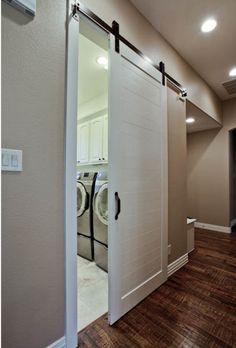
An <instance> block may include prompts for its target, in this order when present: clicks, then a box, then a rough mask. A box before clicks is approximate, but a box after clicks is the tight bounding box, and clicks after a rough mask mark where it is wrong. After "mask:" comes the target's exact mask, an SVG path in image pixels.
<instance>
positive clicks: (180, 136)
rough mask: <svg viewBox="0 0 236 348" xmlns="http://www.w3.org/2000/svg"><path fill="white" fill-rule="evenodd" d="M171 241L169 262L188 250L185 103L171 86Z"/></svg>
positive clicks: (169, 200)
mask: <svg viewBox="0 0 236 348" xmlns="http://www.w3.org/2000/svg"><path fill="white" fill-rule="evenodd" d="M167 115H168V176H169V178H168V185H169V186H168V232H169V233H168V244H171V254H170V255H169V263H171V262H173V261H175V260H176V259H178V258H179V257H180V256H182V255H184V254H186V252H187V225H186V218H187V206H186V198H187V181H186V180H187V178H186V166H187V163H186V161H187V150H186V122H185V115H186V105H185V102H182V101H181V100H179V99H178V94H176V92H175V91H173V90H172V89H170V88H168V94H167Z"/></svg>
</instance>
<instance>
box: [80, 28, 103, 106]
mask: <svg viewBox="0 0 236 348" xmlns="http://www.w3.org/2000/svg"><path fill="white" fill-rule="evenodd" d="M99 56H104V57H108V52H107V50H104V49H103V48H102V47H100V46H98V45H97V44H96V43H94V42H93V41H91V40H89V39H88V38H87V37H85V36H83V35H82V34H80V35H79V89H78V90H79V96H78V103H79V105H81V104H83V103H86V102H88V101H90V100H91V99H94V98H95V97H97V96H99V95H101V94H103V93H105V92H107V89H108V72H107V70H105V69H104V67H103V66H101V65H99V64H98V63H97V61H96V59H97V58H98V57H99Z"/></svg>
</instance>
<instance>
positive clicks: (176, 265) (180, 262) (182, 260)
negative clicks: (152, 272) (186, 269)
mask: <svg viewBox="0 0 236 348" xmlns="http://www.w3.org/2000/svg"><path fill="white" fill-rule="evenodd" d="M186 263H188V253H187V254H184V255H183V256H181V257H179V258H178V259H177V260H175V261H174V262H172V263H171V264H169V265H168V267H167V277H170V276H171V275H172V274H173V273H175V272H176V271H178V269H180V268H181V267H183V266H184V265H186Z"/></svg>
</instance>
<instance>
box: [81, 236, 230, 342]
mask: <svg viewBox="0 0 236 348" xmlns="http://www.w3.org/2000/svg"><path fill="white" fill-rule="evenodd" d="M235 250H236V233H233V234H231V235H229V234H226V233H218V232H208V231H206V230H201V229H196V249H195V251H193V252H192V254H191V255H190V257H189V263H188V264H187V265H186V266H185V267H183V268H182V269H180V270H179V271H178V272H176V273H175V274H174V275H173V276H171V277H170V278H169V280H168V281H167V282H166V283H165V284H164V285H162V286H161V287H160V288H159V289H158V290H157V291H155V292H154V293H152V294H151V295H150V296H149V297H148V298H147V299H145V300H144V301H143V302H141V303H140V304H139V305H138V306H137V307H136V308H135V309H133V310H131V311H130V312H129V313H128V314H127V315H126V316H124V317H123V318H122V319H121V320H119V321H118V322H117V323H116V324H115V325H114V327H109V326H108V325H107V321H106V316H103V317H101V318H100V319H98V320H96V321H95V322H94V323H92V324H90V326H88V327H87V328H85V329H84V330H83V331H81V332H80V334H79V335H78V343H79V347H91V348H95V347H96V348H101V347H119V348H126V347H127V348H132V347H140V348H141V347H142V348H143V347H145V348H153V347H158V348H162V347H194V348H195V347H202V348H206V347H207V348H209V347H219V348H223V347H235V346H236V337H235V332H236V272H235V269H236V252H235Z"/></svg>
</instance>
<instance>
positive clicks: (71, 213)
mask: <svg viewBox="0 0 236 348" xmlns="http://www.w3.org/2000/svg"><path fill="white" fill-rule="evenodd" d="M72 4H74V1H73V0H68V2H67V5H68V15H67V47H66V50H67V51H66V54H67V59H66V64H67V65H66V95H65V98H66V110H65V112H66V115H65V135H64V137H65V203H64V204H65V208H64V211H65V341H66V342H65V343H66V344H65V347H66V348H75V347H77V206H76V205H77V201H76V190H77V187H76V179H77V177H76V145H77V97H78V95H77V90H78V88H77V84H78V55H79V52H78V41H79V40H78V38H79V23H78V22H77V21H76V20H75V19H74V18H73V17H72V11H71V5H72Z"/></svg>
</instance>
